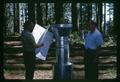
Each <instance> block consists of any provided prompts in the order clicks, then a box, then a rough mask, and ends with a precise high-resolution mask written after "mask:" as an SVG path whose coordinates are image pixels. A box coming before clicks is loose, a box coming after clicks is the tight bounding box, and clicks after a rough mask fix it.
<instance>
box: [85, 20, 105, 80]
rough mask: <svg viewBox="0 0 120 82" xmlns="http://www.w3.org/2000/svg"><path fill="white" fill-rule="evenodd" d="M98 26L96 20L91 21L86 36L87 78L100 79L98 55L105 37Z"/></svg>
mask: <svg viewBox="0 0 120 82" xmlns="http://www.w3.org/2000/svg"><path fill="white" fill-rule="evenodd" d="M96 27H97V24H96V22H94V21H90V28H89V29H90V32H88V34H87V35H86V37H85V57H84V62H85V79H98V66H97V65H98V64H97V61H98V59H97V58H98V56H97V55H98V52H99V50H100V47H101V45H102V44H103V37H102V34H101V33H100V32H99V30H98V29H97V28H96Z"/></svg>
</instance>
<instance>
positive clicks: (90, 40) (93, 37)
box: [85, 28, 103, 50]
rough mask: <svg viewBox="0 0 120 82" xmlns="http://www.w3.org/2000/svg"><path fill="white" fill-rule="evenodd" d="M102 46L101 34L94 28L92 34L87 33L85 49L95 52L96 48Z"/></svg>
mask: <svg viewBox="0 0 120 82" xmlns="http://www.w3.org/2000/svg"><path fill="white" fill-rule="evenodd" d="M102 44H103V37H102V34H101V33H100V32H99V31H98V29H97V28H96V29H95V31H94V32H88V34H87V35H86V37H85V48H90V49H93V50H95V49H96V48H97V47H98V46H100V45H102Z"/></svg>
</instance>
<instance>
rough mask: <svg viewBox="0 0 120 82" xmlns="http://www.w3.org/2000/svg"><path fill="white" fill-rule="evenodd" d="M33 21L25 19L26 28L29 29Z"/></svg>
mask: <svg viewBox="0 0 120 82" xmlns="http://www.w3.org/2000/svg"><path fill="white" fill-rule="evenodd" d="M31 22H32V21H30V20H27V21H25V23H24V25H23V27H24V29H29V28H28V26H29V25H30V23H31Z"/></svg>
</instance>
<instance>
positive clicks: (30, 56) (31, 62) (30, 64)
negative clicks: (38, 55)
mask: <svg viewBox="0 0 120 82" xmlns="http://www.w3.org/2000/svg"><path fill="white" fill-rule="evenodd" d="M23 57H24V64H25V79H27V80H32V79H33V76H34V70H35V53H33V52H24V53H23Z"/></svg>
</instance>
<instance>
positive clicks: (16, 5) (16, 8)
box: [14, 3, 19, 33]
mask: <svg viewBox="0 0 120 82" xmlns="http://www.w3.org/2000/svg"><path fill="white" fill-rule="evenodd" d="M14 33H19V3H14Z"/></svg>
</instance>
